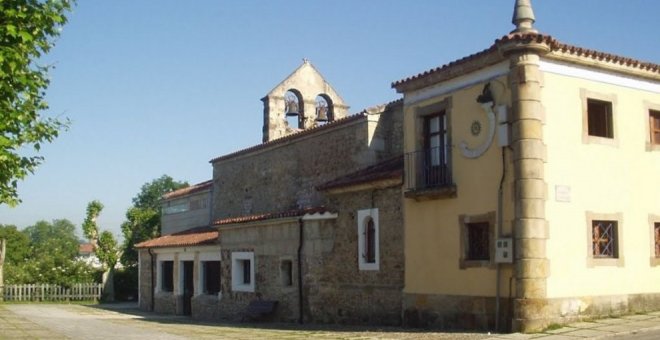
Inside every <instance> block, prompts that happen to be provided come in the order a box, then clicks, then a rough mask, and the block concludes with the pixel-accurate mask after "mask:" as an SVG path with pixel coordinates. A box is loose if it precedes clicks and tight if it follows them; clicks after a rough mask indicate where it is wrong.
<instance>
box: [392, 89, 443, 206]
mask: <svg viewBox="0 0 660 340" xmlns="http://www.w3.org/2000/svg"><path fill="white" fill-rule="evenodd" d="M452 107H453V99H452V97H451V96H448V97H445V98H444V99H442V100H441V101H438V102H434V103H432V104H427V105H419V106H416V107H414V108H413V112H414V113H413V117H414V118H413V119H414V120H413V125H414V129H415V133H414V136H415V141H414V143H415V144H414V148H413V150H408V151H407V152H410V151H419V150H422V149H423V148H424V118H425V117H427V116H431V115H434V114H437V113H440V112H443V111H444V114H445V117H446V124H447V125H446V126H445V130H446V136H447V145H445V148H447V149H448V150H451V149H452V146H453V144H452V139H451V132H452V129H451V126H452V125H451V121H452V119H451V118H452ZM445 157H446V162H447V169H448V170H449V172H450V173H451V171H452V168H453V166H452V152H450V151H449V152H447V153H446V155H445ZM406 168H407V169H410V168H413V171H412V174H405V175H406V176H414V174H416V171H417V169H414V167H406ZM416 180H417V179H416V176H415V179H414V181H416ZM414 186H415V187H416V186H417V183H415V185H414ZM404 195H405V197H408V198H414V199H415V200H426V199H439V198H447V197H456V187H455V186H452V187H449V188H440V189H434V190H425V191H421V192H415V191H407V192H405V193H404Z"/></svg>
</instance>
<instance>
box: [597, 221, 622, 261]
mask: <svg viewBox="0 0 660 340" xmlns="http://www.w3.org/2000/svg"><path fill="white" fill-rule="evenodd" d="M591 223H592V225H591V230H592V234H591V235H592V249H593V253H592V254H593V256H594V258H617V257H619V254H618V247H617V236H616V233H617V221H607V220H603V221H601V220H594V221H592V222H591Z"/></svg>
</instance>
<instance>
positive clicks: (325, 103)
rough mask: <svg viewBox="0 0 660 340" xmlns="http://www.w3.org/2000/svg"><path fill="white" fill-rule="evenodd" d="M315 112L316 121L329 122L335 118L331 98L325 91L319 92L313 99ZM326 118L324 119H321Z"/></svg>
mask: <svg viewBox="0 0 660 340" xmlns="http://www.w3.org/2000/svg"><path fill="white" fill-rule="evenodd" d="M315 105H316V108H315V114H316V120H317V121H318V122H325V121H328V122H331V121H333V120H335V110H334V104H333V102H332V98H330V96H328V95H327V94H325V93H319V94H318V95H317V96H316V100H315ZM322 118H326V119H322Z"/></svg>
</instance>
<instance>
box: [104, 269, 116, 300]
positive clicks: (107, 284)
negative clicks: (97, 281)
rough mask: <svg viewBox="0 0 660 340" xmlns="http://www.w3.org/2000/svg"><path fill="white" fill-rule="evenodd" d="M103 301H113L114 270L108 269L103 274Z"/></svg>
mask: <svg viewBox="0 0 660 340" xmlns="http://www.w3.org/2000/svg"><path fill="white" fill-rule="evenodd" d="M103 300H104V301H106V302H113V301H115V268H109V269H108V270H106V271H105V272H103Z"/></svg>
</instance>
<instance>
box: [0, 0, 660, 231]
mask: <svg viewBox="0 0 660 340" xmlns="http://www.w3.org/2000/svg"><path fill="white" fill-rule="evenodd" d="M513 3H514V1H513V0H442V1H438V0H415V1H403V0H398V1H393V0H380V1H375V0H371V1H355V0H339V1H297V0H291V1H286V2H285V1H258V0H241V1H238V0H235V1H220V0H214V1H210V0H196V1H175V0H158V1H156V0H151V1H148V0H140V1H136V0H114V1H89V0H79V2H78V5H77V6H76V7H75V9H74V11H73V13H71V14H70V21H69V23H68V24H67V25H66V26H65V27H64V29H63V32H62V35H61V36H60V37H59V39H58V40H57V43H56V46H55V48H54V49H53V50H52V51H51V53H50V54H48V55H47V56H46V57H45V58H44V60H43V61H44V63H49V64H50V63H52V64H54V65H55V66H56V68H55V69H54V70H53V71H52V72H51V73H50V76H51V79H52V81H51V86H50V88H49V89H48V91H47V99H48V101H49V103H50V109H49V110H48V111H47V112H46V113H45V115H46V116H57V117H68V118H70V119H71V120H72V125H71V128H70V130H69V131H67V132H64V133H63V134H62V135H61V137H60V138H58V139H57V140H56V141H55V142H54V143H53V144H50V145H46V146H45V147H43V148H42V155H43V156H45V157H46V161H45V162H44V164H43V165H42V166H41V167H40V168H39V169H38V170H37V172H36V173H35V174H34V175H32V176H30V177H29V178H27V179H26V180H25V181H23V182H21V183H20V186H19V193H20V195H21V198H22V200H23V203H22V204H21V205H20V206H18V207H16V208H8V207H6V206H0V223H2V224H15V225H17V226H19V227H26V226H28V225H31V224H33V223H34V222H36V221H38V220H52V219H56V218H67V219H69V220H71V221H72V222H73V223H75V224H76V225H78V226H79V225H80V224H81V223H82V220H83V219H84V213H85V208H86V205H87V203H88V202H89V201H91V200H93V199H98V200H100V201H101V202H102V203H103V204H104V205H105V210H104V211H103V213H102V215H101V217H100V218H99V223H100V225H101V227H102V228H104V229H109V230H111V231H113V232H115V234H117V235H119V234H120V231H119V230H120V229H119V225H120V224H121V222H122V221H123V220H124V213H125V212H126V209H127V208H128V207H129V206H130V205H131V198H132V197H133V196H135V195H136V194H137V193H138V191H139V189H140V187H141V186H142V184H144V183H146V182H148V181H151V180H152V179H155V178H157V177H159V176H161V175H163V174H168V175H170V176H172V177H174V178H175V179H177V180H185V181H188V182H190V183H191V184H193V183H197V182H201V181H204V180H207V179H210V178H211V176H212V168H211V166H210V164H209V163H208V161H209V160H210V159H211V158H214V157H216V156H220V155H223V154H226V153H229V152H232V151H235V150H238V149H241V148H244V147H248V146H251V145H254V144H258V143H260V142H261V129H262V106H261V104H262V103H261V101H260V100H259V99H260V98H262V97H263V96H264V95H265V94H266V93H268V92H269V91H270V90H271V89H272V88H273V87H274V86H275V85H277V84H278V83H279V82H280V81H281V80H282V79H284V78H285V77H286V76H287V75H288V74H289V73H290V72H291V71H293V70H294V69H295V68H296V67H298V66H299V65H300V64H301V62H302V58H308V59H309V60H310V61H311V62H312V64H314V65H315V66H316V67H317V69H319V70H320V71H321V73H322V74H323V75H324V76H325V77H326V79H327V80H328V81H329V82H330V83H331V84H333V86H334V87H335V89H336V90H337V91H338V92H339V93H340V95H341V96H342V97H343V98H344V99H345V101H346V102H347V103H348V104H349V105H351V109H350V111H351V112H358V111H360V110H361V109H363V108H366V107H369V106H373V105H377V104H380V103H384V102H388V101H391V100H394V99H397V98H398V97H399V96H398V95H397V94H396V93H395V91H394V90H392V89H391V88H390V83H391V82H392V81H396V80H399V79H401V78H405V77H407V76H410V75H414V74H417V73H419V72H422V71H424V70H427V69H430V68H433V67H436V66H439V65H442V64H446V63H448V62H450V61H452V60H455V59H458V58H461V57H464V56H466V55H468V54H472V53H475V52H478V51H480V50H482V49H485V48H487V47H488V46H490V45H491V44H492V43H493V41H494V40H495V39H496V38H498V37H500V36H502V35H504V34H506V33H508V32H509V31H511V30H512V29H513V26H512V24H511V22H510V21H511V14H512V9H513ZM533 5H534V10H535V14H536V19H537V22H536V27H537V28H538V29H539V30H540V31H541V32H542V33H547V34H550V35H552V36H554V37H555V38H557V39H559V40H560V41H562V42H565V43H569V44H572V45H577V46H581V47H586V48H592V49H596V50H601V51H604V52H610V53H615V54H620V55H624V56H628V57H632V58H636V59H640V60H645V61H650V62H654V63H660V47H659V46H660V36H658V34H657V14H658V13H660V1H657V0H626V1H622V0H580V1H575V0H536V1H533Z"/></svg>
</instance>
